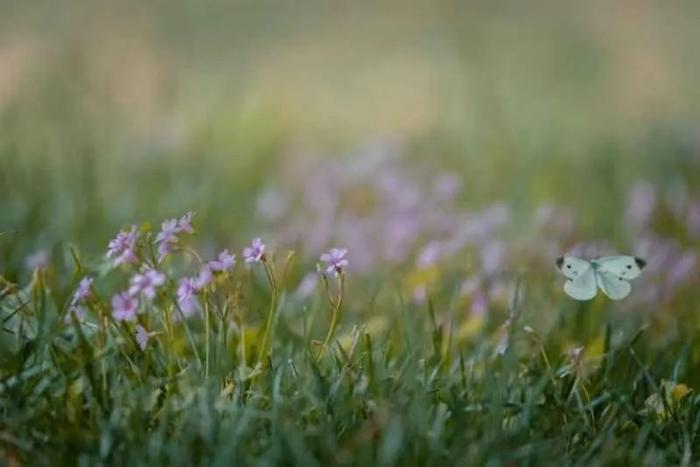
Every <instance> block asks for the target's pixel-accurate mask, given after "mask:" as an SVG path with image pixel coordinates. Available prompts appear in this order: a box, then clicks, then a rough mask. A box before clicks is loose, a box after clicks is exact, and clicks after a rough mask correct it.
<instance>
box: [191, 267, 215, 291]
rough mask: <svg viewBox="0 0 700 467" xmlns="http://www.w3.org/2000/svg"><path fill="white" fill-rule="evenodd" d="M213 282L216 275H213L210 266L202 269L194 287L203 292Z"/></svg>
mask: <svg viewBox="0 0 700 467" xmlns="http://www.w3.org/2000/svg"><path fill="white" fill-rule="evenodd" d="M213 280H214V275H213V274H212V272H211V269H209V266H202V269H200V271H199V275H197V278H196V279H195V281H194V285H195V287H196V289H197V290H202V289H204V288H205V287H207V286H208V285H209V284H211V283H212V281H213Z"/></svg>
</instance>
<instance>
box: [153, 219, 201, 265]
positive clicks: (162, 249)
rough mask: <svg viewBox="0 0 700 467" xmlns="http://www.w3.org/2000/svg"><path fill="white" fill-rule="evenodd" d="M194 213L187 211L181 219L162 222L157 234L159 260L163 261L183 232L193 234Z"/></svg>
mask: <svg viewBox="0 0 700 467" xmlns="http://www.w3.org/2000/svg"><path fill="white" fill-rule="evenodd" d="M193 217H194V213H193V212H192V211H190V212H187V213H186V214H185V215H183V216H182V217H180V218H179V219H167V220H165V221H163V223H162V224H161V229H160V232H158V235H157V236H156V244H157V245H158V262H162V261H163V260H164V259H165V258H166V257H167V256H168V255H169V254H170V253H171V252H172V251H173V250H174V249H175V246H176V245H177V244H178V242H179V240H180V237H179V236H180V235H181V234H192V233H194V228H193V227H192V218H193Z"/></svg>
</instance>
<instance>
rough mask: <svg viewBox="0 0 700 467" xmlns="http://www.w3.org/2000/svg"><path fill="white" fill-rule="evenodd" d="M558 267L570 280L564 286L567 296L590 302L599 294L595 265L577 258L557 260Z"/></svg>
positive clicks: (566, 257) (564, 257)
mask: <svg viewBox="0 0 700 467" xmlns="http://www.w3.org/2000/svg"><path fill="white" fill-rule="evenodd" d="M557 267H558V268H559V270H560V271H561V273H562V274H564V276H565V277H566V278H567V279H568V280H567V281H566V284H564V291H565V292H566V294H567V295H568V296H569V297H571V298H573V299H575V300H590V299H592V298H593V297H595V294H596V292H597V288H596V279H595V273H594V271H593V265H592V264H591V263H590V262H588V261H586V260H585V259H581V258H576V257H575V256H563V257H561V258H558V259H557Z"/></svg>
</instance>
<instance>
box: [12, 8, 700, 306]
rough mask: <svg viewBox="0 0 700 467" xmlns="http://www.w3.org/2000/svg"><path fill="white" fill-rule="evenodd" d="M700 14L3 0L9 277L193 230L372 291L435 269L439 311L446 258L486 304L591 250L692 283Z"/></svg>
mask: <svg viewBox="0 0 700 467" xmlns="http://www.w3.org/2000/svg"><path fill="white" fill-rule="evenodd" d="M699 10H700V4H698V3H697V2H692V1H685V2H683V1H680V2H674V3H673V4H672V5H670V4H668V3H664V2H653V1H645V0H637V1H625V2H607V1H590V2H558V1H549V2H516V1H498V2H493V1H474V2H456V1H448V0H439V1H432V2H404V1H402V2H393V1H383V2H351V1H341V2H323V1H289V0H287V1H278V2H266V1H263V2H260V1H241V2H222V1H221V2H220V1H206V0H205V1H201V2H189V1H169V2H163V1H152V2H142V1H122V0H120V1H105V2H97V3H96V2H84V3H82V2H66V3H64V4H62V5H61V7H60V8H58V7H57V5H56V4H55V3H53V2H42V1H39V2H21V1H13V0H4V1H3V2H2V3H1V4H0V168H1V169H0V232H7V233H5V234H4V235H2V236H0V269H1V270H2V271H4V273H5V274H6V275H7V277H10V278H15V279H16V278H17V277H19V276H20V275H21V274H26V270H27V265H26V264H25V258H26V257H27V255H29V254H31V253H33V252H37V251H38V252H41V251H45V252H47V254H52V255H53V256H59V257H62V258H63V257H65V256H66V250H65V249H64V248H62V247H63V246H65V245H66V244H73V245H75V246H76V248H78V249H79V250H80V251H81V252H82V254H84V255H91V256H94V257H96V256H99V255H102V254H103V252H104V250H105V249H106V245H107V241H108V240H109V239H110V238H112V237H113V236H114V234H115V232H116V231H117V230H118V229H120V228H121V227H123V226H125V225H130V224H132V223H136V224H139V225H141V224H142V223H147V224H150V226H151V228H152V229H157V228H158V226H159V223H160V221H161V220H162V219H164V218H167V217H174V216H179V215H181V214H182V213H184V212H185V211H187V210H193V211H195V212H196V223H197V226H198V231H199V237H198V241H199V242H201V244H202V245H203V246H202V247H203V248H205V250H206V249H207V248H209V249H210V250H211V251H214V249H215V248H217V247H222V246H235V247H240V246H242V245H243V244H245V243H248V242H249V240H250V238H252V237H253V236H258V235H260V236H262V237H264V238H266V239H268V240H269V241H271V242H273V244H275V245H277V246H279V247H280V248H282V247H284V248H295V249H297V250H300V251H302V252H303V253H304V254H307V257H308V258H310V260H311V261H315V258H316V257H317V256H316V255H317V254H318V253H319V252H321V251H323V250H325V249H327V248H328V247H330V246H335V245H338V246H346V247H348V248H349V249H350V251H351V253H350V256H349V258H350V261H351V268H353V269H354V272H355V273H356V274H357V275H361V274H365V273H370V272H372V271H378V270H379V269H382V268H385V267H388V268H392V267H394V266H396V265H398V266H400V267H404V266H406V267H407V268H410V270H411V271H413V270H414V269H416V270H418V271H419V272H418V273H412V274H414V275H412V276H409V278H408V279H407V281H408V288H409V290H410V293H411V295H412V296H413V297H414V298H415V299H416V300H418V301H420V300H421V299H422V298H425V295H426V292H427V289H428V287H429V285H430V283H431V281H432V280H433V279H434V275H435V273H434V271H433V272H431V271H432V270H431V269H430V268H429V266H430V265H432V264H435V263H436V262H438V261H440V260H441V258H457V257H460V258H461V257H464V258H469V259H465V260H459V261H456V260H455V262H457V263H458V266H456V267H457V268H458V269H460V270H461V271H462V273H463V274H461V276H460V279H459V281H461V280H462V279H464V281H465V282H464V284H462V288H463V289H464V294H467V295H469V294H474V293H476V292H475V290H477V289H479V288H480V287H482V286H481V285H480V284H483V280H484V279H483V278H484V277H492V276H493V275H494V274H496V273H497V272H498V271H505V270H509V271H512V270H514V269H515V270H521V269H529V268H532V267H549V266H550V265H551V261H552V259H553V258H554V257H556V256H558V255H559V254H561V253H562V252H564V251H567V250H571V249H577V248H578V249H579V250H581V249H583V250H585V249H586V248H588V250H585V251H587V252H589V253H591V252H592V254H596V253H601V252H604V251H608V250H609V251H613V250H614V251H619V252H623V253H636V254H639V255H645V256H646V257H651V256H654V255H657V256H656V257H657V258H658V261H655V263H656V264H657V265H659V266H657V267H658V268H659V269H658V272H657V274H658V275H657V276H654V275H653V274H649V276H650V277H652V278H653V281H654V282H655V283H656V282H660V281H661V279H659V277H661V276H662V277H663V281H666V280H668V281H671V280H672V279H671V278H670V274H671V272H669V271H671V269H672V268H674V267H675V268H680V270H679V271H676V272H675V274H676V275H675V276H673V277H674V279H673V281H675V282H674V284H676V283H678V284H681V285H683V284H685V285H686V286H688V285H689V284H692V283H693V281H694V280H695V276H694V274H695V273H694V270H695V262H696V259H695V250H696V246H697V242H696V239H697V238H698V237H699V236H700V204H698V203H697V200H698V199H699V198H697V196H698V193H697V191H698V190H697V187H698V173H699V172H698V169H699V168H700V133H699V132H698V129H699V123H700V119H699V111H700V88H699V87H698V85H697V76H698V71H700V54H698V48H697V46H698V44H700V28H698V27H697V26H698V22H697V18H698V14H699V13H700V11H699ZM465 252H466V253H465ZM462 253H464V254H463V255H462ZM459 255H462V256H459ZM34 259H36V258H34ZM664 261H665V262H664ZM65 262H66V264H68V265H69V264H70V261H68V260H67V258H66V261H65ZM679 264H680V265H681V266H682V267H681V266H678V265H679ZM30 266H31V265H30ZM23 271H25V272H23ZM426 271H427V272H426ZM470 280H472V282H469V281H470ZM650 280H652V279H650ZM490 284H491V285H490V287H491V289H494V288H496V289H497V286H498V284H497V283H496V284H495V285H494V282H493V281H491V282H490ZM664 284H665V282H664ZM558 285H560V284H558ZM660 287H661V286H660ZM491 289H490V292H489V294H491V295H493V294H497V292H498V291H497V290H496V291H495V292H494V291H493V290H491ZM674 290H675V289H674ZM650 293H651V292H650ZM664 293H665V292H662V291H655V292H654V294H655V295H653V296H652V297H650V298H649V300H652V301H657V302H658V300H661V299H662V296H663V297H666V296H667V295H664ZM475 297H476V296H475ZM471 302H472V307H477V309H478V306H482V307H483V306H484V303H483V301H482V303H480V302H479V299H477V298H472V300H471Z"/></svg>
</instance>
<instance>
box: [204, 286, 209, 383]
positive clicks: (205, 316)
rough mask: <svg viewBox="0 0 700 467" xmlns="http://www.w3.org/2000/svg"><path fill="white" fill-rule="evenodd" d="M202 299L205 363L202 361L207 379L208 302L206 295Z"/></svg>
mask: <svg viewBox="0 0 700 467" xmlns="http://www.w3.org/2000/svg"><path fill="white" fill-rule="evenodd" d="M202 299H203V301H204V328H205V329H204V331H205V334H204V338H205V342H204V345H205V349H204V355H205V357H204V358H205V361H204V377H205V378H208V377H209V334H210V330H209V328H210V323H209V301H208V300H207V294H206V293H205V294H203V296H202Z"/></svg>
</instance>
